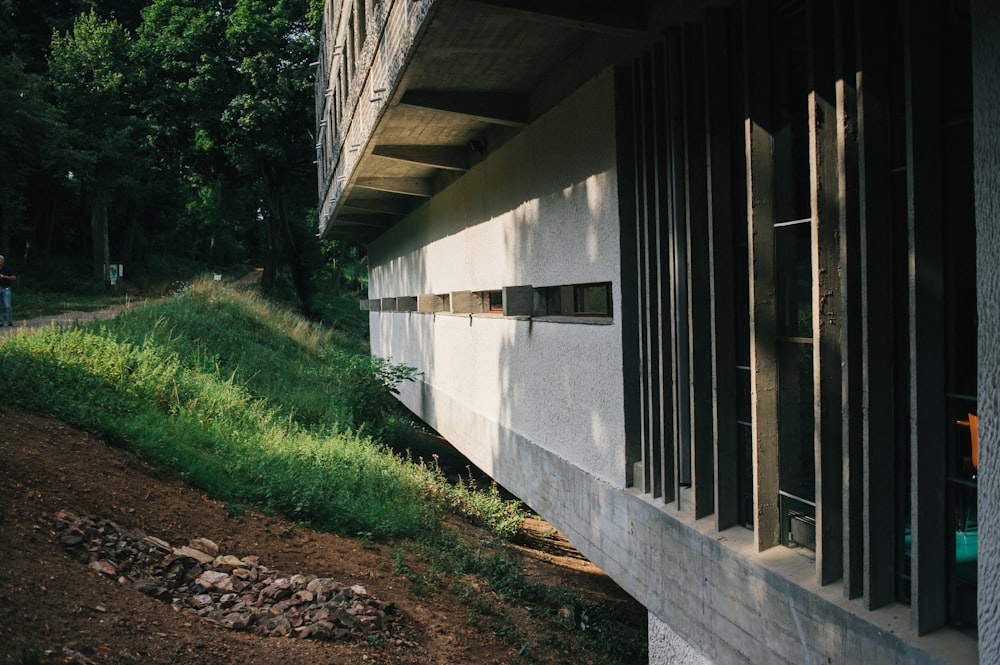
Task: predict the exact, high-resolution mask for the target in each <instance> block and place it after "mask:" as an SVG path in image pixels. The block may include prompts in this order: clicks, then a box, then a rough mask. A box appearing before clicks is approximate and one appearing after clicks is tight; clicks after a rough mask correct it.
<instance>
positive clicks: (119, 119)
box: [49, 11, 144, 282]
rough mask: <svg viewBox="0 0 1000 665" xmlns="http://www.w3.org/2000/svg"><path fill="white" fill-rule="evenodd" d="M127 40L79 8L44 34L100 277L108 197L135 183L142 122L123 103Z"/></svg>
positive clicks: (106, 257)
mask: <svg viewBox="0 0 1000 665" xmlns="http://www.w3.org/2000/svg"><path fill="white" fill-rule="evenodd" d="M132 62H133V61H132V39H131V37H130V35H129V33H127V32H126V31H125V30H124V29H123V28H122V26H121V25H120V24H119V23H118V22H117V21H114V20H110V21H105V20H102V19H100V18H99V17H98V16H97V14H96V13H95V12H93V11H91V12H88V13H85V14H81V15H80V16H79V17H78V18H77V20H76V22H75V23H74V24H73V29H72V31H71V32H67V33H66V34H64V35H60V34H58V33H56V34H54V35H53V38H52V52H51V56H50V58H49V72H50V76H51V78H52V81H53V85H54V89H55V92H56V98H57V100H58V101H59V104H60V107H61V108H62V109H63V110H64V112H65V113H66V116H67V118H68V122H69V131H70V144H71V145H72V148H73V150H72V152H71V153H70V154H69V155H68V161H69V162H70V163H71V170H72V171H73V172H74V173H75V174H76V176H77V177H78V178H79V179H80V181H81V183H82V184H83V187H84V191H85V193H86V198H87V203H88V206H89V208H90V229H91V242H92V247H93V268H94V276H95V277H98V278H100V279H103V280H104V281H105V282H107V281H108V266H109V264H110V242H109V241H110V239H109V220H108V210H109V205H110V203H111V200H112V198H114V197H115V196H120V197H122V196H124V193H127V192H129V191H130V190H134V189H135V188H136V187H138V185H139V181H138V179H137V175H138V174H141V173H142V172H143V170H144V169H143V166H142V164H141V161H142V153H141V146H142V145H143V136H144V127H143V125H144V123H143V122H142V121H141V120H140V119H139V118H137V117H136V116H135V115H134V114H133V113H132V109H131V106H130V103H129V90H128V81H129V80H134V79H135V72H134V69H133V67H132Z"/></svg>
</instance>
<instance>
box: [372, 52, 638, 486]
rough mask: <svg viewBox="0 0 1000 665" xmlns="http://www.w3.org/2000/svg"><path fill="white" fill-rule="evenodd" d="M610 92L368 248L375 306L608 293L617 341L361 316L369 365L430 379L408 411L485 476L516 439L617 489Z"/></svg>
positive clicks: (601, 330)
mask: <svg viewBox="0 0 1000 665" xmlns="http://www.w3.org/2000/svg"><path fill="white" fill-rule="evenodd" d="M612 83H613V82H612V78H611V74H610V72H608V73H606V74H604V75H602V76H600V77H598V78H597V79H595V80H593V81H591V82H590V83H588V84H587V85H585V86H584V87H583V88H582V89H581V90H579V91H578V92H577V93H576V94H574V95H572V96H570V97H569V98H568V99H567V100H565V101H564V102H563V103H562V104H561V105H560V106H558V107H556V108H554V109H553V110H551V111H550V112H548V113H547V114H546V115H545V116H544V117H542V118H541V119H539V120H538V121H536V122H535V123H533V124H532V125H531V126H530V127H528V128H526V129H525V130H523V131H522V132H521V133H520V134H519V135H518V136H517V137H516V138H514V139H512V140H511V141H509V142H507V143H506V144H504V145H503V146H502V147H501V148H499V149H498V150H497V151H496V152H495V153H493V154H490V155H489V156H488V158H487V159H486V160H484V161H483V162H482V163H481V164H479V165H478V166H476V167H475V168H473V169H472V170H470V171H469V172H468V173H467V174H466V175H465V176H464V177H463V178H462V179H460V180H459V181H457V182H456V183H454V184H453V185H451V186H450V187H449V188H448V189H446V190H445V191H443V192H442V193H441V194H439V195H437V196H436V197H435V198H433V199H431V200H430V201H429V202H428V203H427V204H425V205H424V206H423V207H421V208H420V209H419V210H418V211H416V212H415V213H413V214H412V215H410V216H409V217H408V218H407V219H405V220H403V221H402V222H400V223H399V224H398V225H397V226H395V227H393V229H391V230H390V231H389V232H387V233H386V234H385V235H384V236H382V237H381V238H379V239H378V240H377V241H376V242H374V243H373V244H372V245H370V247H369V261H370V266H371V267H370V283H369V297H370V298H383V297H398V296H415V295H419V294H428V293H437V294H442V293H450V292H452V291H469V290H471V291H481V290H496V289H500V288H502V287H504V286H520V285H532V286H535V287H543V286H557V285H566V284H579V283H588V282H611V283H612V300H613V305H614V317H613V323H612V324H611V325H590V324H584V323H555V322H547V321H540V320H531V321H529V320H523V319H521V320H517V319H514V318H499V317H496V316H489V315H477V316H471V317H470V316H469V315H450V314H436V315H431V314H417V313H402V312H396V313H389V312H381V313H374V312H373V313H372V314H371V329H372V353H373V354H375V355H379V356H383V357H391V358H392V359H393V361H394V362H403V363H407V364H409V365H413V366H415V367H418V368H419V369H421V370H423V372H424V379H423V384H422V385H413V384H411V385H407V386H404V389H403V394H402V398H403V400H404V402H405V403H406V404H407V405H408V406H409V407H410V408H412V409H413V410H414V411H415V412H416V413H417V414H418V415H420V416H421V417H422V418H424V419H425V420H426V421H427V422H429V423H430V424H431V425H432V426H434V427H435V428H437V429H438V430H439V431H440V432H441V433H442V434H443V435H445V436H446V437H447V438H448V440H449V441H450V442H452V443H453V444H454V445H455V446H456V447H457V448H459V449H460V450H462V452H463V453H465V454H466V456H468V457H469V458H470V459H471V460H472V461H473V462H474V463H476V464H477V465H478V466H480V467H482V468H483V469H484V470H485V471H487V472H489V473H491V475H492V474H493V472H494V470H495V469H496V468H497V467H499V466H500V465H501V464H502V463H505V462H506V461H507V460H502V459H501V455H502V453H501V448H502V446H501V442H502V441H503V440H504V439H505V438H508V437H509V436H510V435H511V434H514V435H516V436H517V437H518V438H519V439H523V440H526V441H529V442H530V443H531V444H532V445H537V446H540V447H542V448H544V449H546V450H548V451H549V452H552V453H554V454H555V455H557V456H559V457H561V458H563V459H566V460H570V461H572V463H573V464H574V465H576V466H579V467H580V468H581V469H583V470H584V471H585V472H587V473H590V474H593V475H594V476H597V477H598V478H601V479H603V480H605V481H606V482H609V483H611V484H613V485H615V486H619V487H623V486H624V483H625V460H624V449H625V446H624V444H623V440H624V422H623V414H622V408H621V399H622V371H621V362H622V361H621V328H620V321H621V310H620V304H619V303H620V301H621V292H620V283H619V275H620V269H619V263H620V251H619V237H618V198H617V181H616V173H615V144H614V128H613V120H614V118H613V99H612V95H613V87H612ZM581 360H582V361H583V362H581ZM494 477H497V479H498V480H500V481H501V482H503V481H502V479H501V477H502V474H500V476H497V475H494ZM510 489H511V490H512V491H515V492H516V491H517V489H516V488H513V487H512V488H510Z"/></svg>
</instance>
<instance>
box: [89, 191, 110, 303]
mask: <svg viewBox="0 0 1000 665" xmlns="http://www.w3.org/2000/svg"><path fill="white" fill-rule="evenodd" d="M90 234H91V240H92V242H93V250H94V277H96V278H97V279H100V280H103V282H104V283H105V284H107V283H108V282H109V280H110V276H109V275H108V267H109V265H110V263H111V249H110V243H109V239H108V200H107V198H106V197H105V195H104V193H103V192H102V191H100V190H97V191H96V192H94V194H93V196H92V198H91V200H90Z"/></svg>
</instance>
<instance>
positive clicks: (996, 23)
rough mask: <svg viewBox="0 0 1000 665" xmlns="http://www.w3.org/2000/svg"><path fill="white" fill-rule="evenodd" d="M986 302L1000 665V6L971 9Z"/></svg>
mask: <svg viewBox="0 0 1000 665" xmlns="http://www.w3.org/2000/svg"><path fill="white" fill-rule="evenodd" d="M972 62H973V71H972V78H973V92H972V99H973V100H974V102H973V103H974V108H973V127H974V128H975V135H974V136H975V145H974V148H973V150H974V153H973V158H974V160H975V187H976V263H977V270H976V274H977V284H976V290H977V293H978V296H979V376H978V390H979V404H978V406H979V662H981V663H996V662H1000V607H998V600H997V599H998V598H1000V530H998V527H1000V520H998V513H1000V477H998V476H997V474H998V472H1000V463H998V462H1000V460H998V457H997V445H996V440H997V434H998V433H1000V336H998V335H997V334H996V331H997V329H998V326H1000V261H998V260H997V257H998V256H1000V76H998V75H997V72H1000V4H997V3H996V2H991V1H990V0H975V1H974V2H973V3H972Z"/></svg>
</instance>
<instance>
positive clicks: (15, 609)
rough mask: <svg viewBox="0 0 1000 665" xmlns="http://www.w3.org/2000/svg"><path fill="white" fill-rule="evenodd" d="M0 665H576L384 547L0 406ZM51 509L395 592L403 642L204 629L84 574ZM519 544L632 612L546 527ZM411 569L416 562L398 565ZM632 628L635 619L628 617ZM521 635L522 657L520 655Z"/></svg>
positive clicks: (543, 573) (545, 577) (551, 572)
mask: <svg viewBox="0 0 1000 665" xmlns="http://www.w3.org/2000/svg"><path fill="white" fill-rule="evenodd" d="M0 422H2V424H3V436H2V438H0V663H31V662H43V663H91V662H93V663H109V664H113V663H145V664H159V663H162V664H163V665H167V664H174V663H199V664H201V665H214V664H223V663H240V664H246V665H251V664H255V663H260V664H264V663H299V664H303V665H319V664H320V663H323V664H330V663H384V664H399V665H410V664H413V665H416V664H418V663H419V664H428V663H433V664H442V665H444V664H449V665H457V664H462V663H477V664H488V663H521V662H524V663H527V662H534V663H540V664H547V665H553V664H555V663H573V664H574V665H576V664H577V663H580V662H586V659H585V658H583V659H581V658H580V657H579V654H576V655H570V656H567V655H561V654H558V653H546V651H545V648H544V646H543V645H544V643H545V636H544V635H540V634H537V632H536V629H535V628H534V625H533V623H532V622H531V621H529V619H528V617H527V615H526V614H525V613H524V612H523V610H511V617H512V620H513V625H514V628H515V629H516V630H517V637H516V638H515V639H514V640H507V641H504V640H503V639H501V638H499V637H497V635H496V634H495V633H494V632H493V631H492V630H490V629H489V625H488V624H489V621H488V620H484V619H483V617H481V616H480V617H478V618H477V617H476V616H475V614H474V612H473V610H471V609H470V607H469V606H470V602H469V599H461V598H458V597H456V596H455V595H454V594H453V593H452V592H450V591H448V590H447V589H437V590H433V589H432V590H430V591H421V593H419V594H416V593H414V592H413V589H412V587H411V582H410V578H408V577H407V576H406V575H404V574H402V573H400V572H397V571H398V569H399V568H400V567H399V565H398V563H399V562H398V561H397V560H396V557H397V556H398V550H397V549H396V548H394V547H392V546H391V545H374V544H371V543H366V542H364V541H358V540H355V539H350V538H342V537H338V536H334V535H330V534H326V533H319V532H315V531H312V530H310V529H307V528H305V527H303V526H301V525H297V524H293V523H290V522H287V521H284V520H281V519H278V518H275V517H270V516H265V515H260V514H255V513H245V514H243V515H240V516H233V515H231V514H229V513H228V512H227V510H226V508H225V506H224V505H222V504H221V503H219V502H217V501H213V500H211V499H210V498H208V497H206V496H204V495H203V494H202V493H201V492H200V491H198V490H196V489H193V488H191V487H190V486H188V485H186V484H185V483H184V482H182V481H181V480H178V479H176V478H168V477H162V476H160V475H157V474H156V473H155V472H154V470H152V469H151V468H149V467H148V466H147V465H145V464H143V463H142V462H140V461H138V460H137V459H136V458H134V457H133V456H132V455H130V454H129V453H128V452H126V451H123V450H120V449H115V448H111V447H109V446H107V445H105V444H104V443H103V442H101V441H99V440H97V439H96V438H94V437H93V436H91V435H89V434H87V433H85V432H81V431H78V430H75V429H73V428H71V427H68V426H66V425H64V424H61V423H58V422H55V421H52V420H49V419H46V418H42V417H38V416H35V415H31V414H26V413H21V412H11V411H0ZM61 510H69V511H72V512H75V513H77V514H79V515H91V516H95V517H98V518H101V519H107V520H113V521H114V522H116V523H117V524H119V525H121V526H122V527H125V528H129V529H141V530H142V531H144V532H145V533H147V534H148V535H150V536H155V537H157V538H160V539H163V540H166V541H168V542H170V543H172V544H180V545H183V544H186V543H188V542H189V541H190V540H192V539H195V538H208V539H211V540H213V541H215V542H216V543H218V544H219V546H220V550H221V551H222V552H224V553H227V554H233V555H235V556H238V557H244V556H258V557H260V562H261V563H262V564H265V565H266V566H268V567H269V568H271V569H275V570H279V571H282V572H285V573H288V574H302V575H306V576H308V577H331V578H334V579H336V580H338V581H339V582H341V583H343V584H345V585H354V584H358V585H361V586H363V587H365V589H366V590H367V592H368V594H370V595H372V596H375V597H376V598H378V599H379V600H381V601H385V602H392V603H393V604H394V608H395V610H396V611H397V612H399V613H400V614H401V615H402V618H401V619H400V622H401V624H402V625H403V627H404V630H405V633H406V635H407V639H406V640H398V641H397V640H389V639H387V640H371V639H366V640H358V641H353V642H351V641H348V642H330V641H318V640H309V639H293V638H273V637H259V636H256V635H252V634H250V633H247V632H238V631H233V630H227V629H225V628H221V627H219V626H215V625H212V624H210V623H208V622H205V621H203V620H201V619H199V618H198V617H197V616H195V615H194V614H193V613H191V612H189V611H177V610H175V609H173V608H172V607H171V605H170V604H168V603H166V602H162V601H159V600H156V599H154V598H152V597H150V596H147V595H144V594H142V593H140V592H138V591H136V590H134V589H131V588H128V587H127V586H126V585H122V584H119V583H118V582H117V581H116V580H114V579H112V578H110V577H107V576H104V575H101V574H100V573H99V572H96V571H94V570H91V569H90V568H88V567H87V566H86V565H84V564H82V563H80V562H78V561H77V560H75V559H74V558H72V557H71V556H70V554H69V553H68V550H67V549H66V548H65V547H64V546H63V545H62V544H60V543H59V542H58V540H57V538H56V532H55V529H54V528H53V517H54V516H55V514H56V513H58V512H59V511H61ZM520 542H521V544H520V547H519V550H520V552H521V555H522V556H523V557H524V561H525V564H526V566H527V570H528V571H529V575H530V576H531V577H532V578H534V579H538V580H540V581H545V582H548V583H550V584H553V585H556V586H559V585H562V586H567V587H571V588H574V589H579V590H580V591H581V592H583V593H585V594H590V595H592V596H593V597H601V598H609V599H613V600H614V601H616V602H619V603H621V607H622V612H623V613H626V614H628V613H632V614H634V616H636V617H642V618H644V616H645V612H644V610H642V608H641V607H640V606H638V605H637V604H636V603H635V602H634V601H632V600H631V599H630V598H629V597H628V596H627V595H626V594H624V593H623V592H622V591H621V590H620V589H619V588H618V587H617V586H615V585H614V584H613V583H612V582H611V581H610V579H609V578H607V576H605V575H604V574H603V573H601V571H599V570H598V569H597V568H596V567H594V566H593V565H592V564H590V563H589V562H587V561H586V560H585V559H583V558H582V557H581V556H580V555H579V554H578V553H577V552H576V551H575V550H573V548H572V547H570V545H569V544H568V543H567V542H566V541H565V539H563V538H562V537H561V535H560V534H558V533H557V532H553V531H552V529H551V528H550V527H549V526H548V525H547V524H545V523H544V522H541V521H538V520H532V521H530V522H529V524H528V525H527V528H526V530H525V535H524V537H523V538H521V540H520ZM406 565H407V566H408V567H409V572H410V574H411V575H412V574H413V572H414V570H419V567H420V566H421V565H422V564H421V563H420V562H419V561H413V560H408V561H407V562H406ZM637 629H638V630H644V627H643V626H637ZM525 642H531V643H532V644H533V645H535V646H533V648H532V649H531V653H530V658H528V659H522V658H521V657H519V656H518V655H517V651H518V649H519V646H520V645H523V644H524V643H525Z"/></svg>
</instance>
